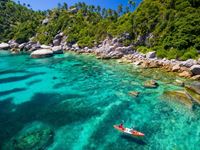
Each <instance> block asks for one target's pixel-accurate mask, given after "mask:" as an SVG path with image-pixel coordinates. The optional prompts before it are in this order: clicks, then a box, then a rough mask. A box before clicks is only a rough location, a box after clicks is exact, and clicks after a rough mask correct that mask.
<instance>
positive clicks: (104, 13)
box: [101, 8, 106, 18]
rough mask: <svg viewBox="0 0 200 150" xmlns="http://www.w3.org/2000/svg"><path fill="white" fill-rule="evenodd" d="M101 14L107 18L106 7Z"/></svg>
mask: <svg viewBox="0 0 200 150" xmlns="http://www.w3.org/2000/svg"><path fill="white" fill-rule="evenodd" d="M101 15H102V17H103V18H105V16H106V9H105V8H103V9H102V12H101Z"/></svg>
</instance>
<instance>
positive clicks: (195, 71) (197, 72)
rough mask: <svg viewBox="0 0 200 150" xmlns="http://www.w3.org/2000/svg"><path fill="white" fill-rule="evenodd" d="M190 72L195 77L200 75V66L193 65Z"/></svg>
mask: <svg viewBox="0 0 200 150" xmlns="http://www.w3.org/2000/svg"><path fill="white" fill-rule="evenodd" d="M190 71H191V72H192V73H193V75H200V65H193V66H192V67H191V68H190Z"/></svg>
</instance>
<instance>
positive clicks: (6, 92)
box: [0, 88, 26, 96]
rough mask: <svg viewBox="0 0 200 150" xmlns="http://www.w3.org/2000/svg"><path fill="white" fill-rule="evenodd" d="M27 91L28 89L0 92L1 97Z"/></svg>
mask: <svg viewBox="0 0 200 150" xmlns="http://www.w3.org/2000/svg"><path fill="white" fill-rule="evenodd" d="M25 90H26V88H14V89H12V90H6V91H0V96H5V95H9V94H13V93H16V92H21V91H25Z"/></svg>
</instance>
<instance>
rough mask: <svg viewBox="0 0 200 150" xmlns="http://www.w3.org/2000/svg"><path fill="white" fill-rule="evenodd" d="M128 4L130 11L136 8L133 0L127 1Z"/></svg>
mask: <svg viewBox="0 0 200 150" xmlns="http://www.w3.org/2000/svg"><path fill="white" fill-rule="evenodd" d="M128 4H129V6H130V10H131V9H132V8H135V6H136V3H135V1H134V0H128Z"/></svg>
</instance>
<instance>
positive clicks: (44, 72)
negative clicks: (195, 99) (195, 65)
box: [0, 51, 200, 150]
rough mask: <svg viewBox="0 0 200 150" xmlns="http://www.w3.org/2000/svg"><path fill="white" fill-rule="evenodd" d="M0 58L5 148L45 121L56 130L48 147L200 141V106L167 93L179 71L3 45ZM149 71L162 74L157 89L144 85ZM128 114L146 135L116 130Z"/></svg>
mask: <svg viewBox="0 0 200 150" xmlns="http://www.w3.org/2000/svg"><path fill="white" fill-rule="evenodd" d="M0 64H1V65H0V145H1V148H4V149H7V148H5V145H7V147H12V146H13V145H14V144H13V142H10V141H12V140H13V139H16V138H17V137H19V135H22V134H24V133H26V132H28V131H27V130H37V129H35V128H40V127H42V129H46V128H48V129H49V128H50V129H51V130H52V135H53V136H52V135H51V136H52V140H49V141H48V142H46V144H45V145H43V147H42V148H43V149H49V150H66V149H70V150H71V149H72V150H79V149H80V150H81V149H84V150H93V149H95V150H112V149H113V150H126V149H127V150H132V149H133V150H135V149H138V150H173V149H174V150H198V149H200V108H199V107H195V109H190V108H188V107H187V106H185V105H183V104H181V103H178V102H176V101H168V100H165V99H163V98H162V99H161V97H162V94H163V92H164V91H165V90H171V89H179V88H180V87H176V86H175V85H172V84H171V83H172V82H173V81H174V80H175V76H174V75H168V74H166V73H163V72H159V71H156V70H154V71H151V72H149V71H148V70H141V69H138V68H135V67H133V66H131V65H124V64H119V63H117V62H115V61H101V60H97V59H95V58H94V57H92V56H84V55H74V54H65V55H59V56H55V57H53V58H47V59H30V58H29V56H27V55H10V54H8V53H6V52H2V51H1V52H0ZM151 78H155V79H160V80H158V82H159V84H160V86H159V87H158V88H157V89H147V88H144V87H143V82H144V81H146V80H148V79H151ZM129 91H139V92H141V94H140V95H139V97H137V98H134V97H132V96H130V95H129V94H128V93H129ZM122 120H124V122H125V125H126V126H128V127H132V126H134V127H135V129H137V130H139V131H142V132H144V133H145V135H146V137H145V138H144V139H136V138H132V137H129V136H125V135H122V134H120V133H119V132H117V131H116V130H114V129H113V125H114V124H119V123H120V122H121V121H122ZM40 130H41V129H40ZM31 132H33V131H31ZM47 133H49V132H47ZM39 137H40V136H39ZM30 138H31V137H30ZM24 139H25V138H24ZM45 139H46V138H44V139H43V138H40V141H41V140H45ZM30 141H31V140H30ZM32 141H33V140H32ZM32 141H31V142H32ZM31 142H30V143H28V142H27V143H28V144H31ZM9 144H10V145H9ZM36 145H37V144H36ZM38 145H39V144H38ZM31 149H34V148H33V147H32V148H31ZM35 149H37V147H35Z"/></svg>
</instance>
